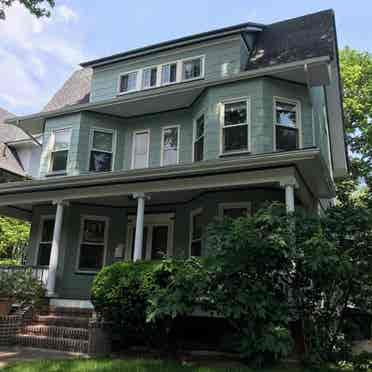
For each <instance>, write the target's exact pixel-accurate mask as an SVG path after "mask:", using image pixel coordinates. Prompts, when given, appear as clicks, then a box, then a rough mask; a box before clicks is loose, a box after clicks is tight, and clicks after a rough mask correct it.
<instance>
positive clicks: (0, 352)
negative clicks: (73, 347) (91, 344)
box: [0, 346, 87, 368]
mask: <svg viewBox="0 0 372 372" xmlns="http://www.w3.org/2000/svg"><path fill="white" fill-rule="evenodd" d="M74 358H87V355H85V354H79V353H70V352H65V351H57V350H48V349H36V348H32V347H22V346H9V347H1V348H0V368H3V367H5V366H7V365H9V364H11V363H14V362H22V361H32V360H42V359H47V360H50V359H59V360H60V359H74Z"/></svg>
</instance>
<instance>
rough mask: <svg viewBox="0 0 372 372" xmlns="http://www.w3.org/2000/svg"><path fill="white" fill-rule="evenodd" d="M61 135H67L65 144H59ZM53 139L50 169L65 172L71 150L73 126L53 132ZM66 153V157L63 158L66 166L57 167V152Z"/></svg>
mask: <svg viewBox="0 0 372 372" xmlns="http://www.w3.org/2000/svg"><path fill="white" fill-rule="evenodd" d="M59 136H65V142H64V143H65V145H64V146H63V145H61V144H58V142H59V140H58V137H59ZM52 141H53V146H52V150H51V152H50V166H49V169H50V171H51V172H64V171H66V169H67V163H68V154H69V151H70V143H71V128H63V129H57V130H55V131H53V132H52ZM61 153H66V155H65V159H63V162H64V166H63V167H58V168H57V169H56V163H55V158H56V154H61Z"/></svg>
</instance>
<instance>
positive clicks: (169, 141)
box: [160, 126, 179, 165]
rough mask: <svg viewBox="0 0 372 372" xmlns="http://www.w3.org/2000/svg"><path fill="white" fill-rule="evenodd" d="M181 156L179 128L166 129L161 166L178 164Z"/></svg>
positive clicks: (163, 137) (164, 131)
mask: <svg viewBox="0 0 372 372" xmlns="http://www.w3.org/2000/svg"><path fill="white" fill-rule="evenodd" d="M178 156H179V126H173V127H164V128H163V130H162V142H161V161H160V163H161V165H172V164H177V163H178Z"/></svg>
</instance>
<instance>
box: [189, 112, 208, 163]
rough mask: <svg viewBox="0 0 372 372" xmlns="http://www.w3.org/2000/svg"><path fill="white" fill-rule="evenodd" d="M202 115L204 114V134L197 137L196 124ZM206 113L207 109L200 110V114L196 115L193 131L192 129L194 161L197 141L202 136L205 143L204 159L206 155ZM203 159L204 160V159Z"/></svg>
mask: <svg viewBox="0 0 372 372" xmlns="http://www.w3.org/2000/svg"><path fill="white" fill-rule="evenodd" d="M201 116H204V131H203V135H202V136H200V137H198V138H196V132H197V131H196V126H197V121H198V119H199V118H200V117H201ZM206 117H207V116H206V113H205V111H199V112H198V114H197V115H196V116H195V117H194V120H193V131H192V161H193V162H195V143H196V141H197V140H199V139H200V138H202V137H203V138H204V145H203V160H205V159H204V155H205V151H204V150H205V134H206ZM203 160H202V161H203Z"/></svg>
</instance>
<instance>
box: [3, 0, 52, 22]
mask: <svg viewBox="0 0 372 372" xmlns="http://www.w3.org/2000/svg"><path fill="white" fill-rule="evenodd" d="M14 2H15V0H0V20H1V19H5V18H6V15H5V8H9V7H10V6H12V5H13V3H14ZM18 2H19V3H20V4H22V5H23V6H24V7H26V9H28V10H29V12H30V13H31V14H33V15H35V16H36V17H37V18H40V17H49V16H50V9H49V8H53V7H54V5H55V0H18Z"/></svg>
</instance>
